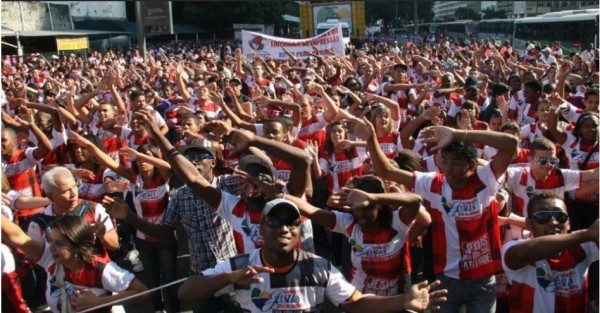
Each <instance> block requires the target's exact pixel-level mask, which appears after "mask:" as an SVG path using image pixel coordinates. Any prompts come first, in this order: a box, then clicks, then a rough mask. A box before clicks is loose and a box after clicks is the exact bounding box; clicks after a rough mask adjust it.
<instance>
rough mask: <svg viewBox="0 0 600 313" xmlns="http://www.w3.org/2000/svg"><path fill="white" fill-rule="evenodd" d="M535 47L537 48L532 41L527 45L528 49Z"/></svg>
mask: <svg viewBox="0 0 600 313" xmlns="http://www.w3.org/2000/svg"><path fill="white" fill-rule="evenodd" d="M533 48H535V46H534V45H533V44H532V43H530V44H529V45H527V50H531V49H533Z"/></svg>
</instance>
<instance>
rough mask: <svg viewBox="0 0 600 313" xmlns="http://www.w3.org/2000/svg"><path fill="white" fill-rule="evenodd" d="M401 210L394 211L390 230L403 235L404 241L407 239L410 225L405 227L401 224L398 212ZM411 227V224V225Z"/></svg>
mask: <svg viewBox="0 0 600 313" xmlns="http://www.w3.org/2000/svg"><path fill="white" fill-rule="evenodd" d="M401 210H402V208H400V209H398V210H395V211H394V213H393V214H392V228H393V229H394V230H396V231H397V232H398V233H400V234H403V235H404V236H405V240H406V239H407V238H406V236H407V235H408V230H409V228H410V225H406V224H404V222H402V220H401V219H400V211H401ZM411 225H412V223H411Z"/></svg>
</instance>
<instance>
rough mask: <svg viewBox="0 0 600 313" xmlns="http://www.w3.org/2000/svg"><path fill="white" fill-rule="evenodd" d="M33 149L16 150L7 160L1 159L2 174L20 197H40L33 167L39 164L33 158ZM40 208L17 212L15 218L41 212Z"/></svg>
mask: <svg viewBox="0 0 600 313" xmlns="http://www.w3.org/2000/svg"><path fill="white" fill-rule="evenodd" d="M34 150H35V148H27V149H26V150H17V152H16V153H15V154H14V155H13V156H12V157H10V158H9V159H3V160H2V163H4V172H5V174H6V178H8V182H9V183H10V186H11V187H12V189H13V190H14V191H16V192H17V193H18V194H19V195H20V196H26V197H41V196H42V190H41V189H40V185H39V183H38V180H37V177H36V175H35V166H36V165H37V164H38V163H39V162H40V160H36V159H35V157H34V156H33V151H34ZM41 209H42V208H36V209H27V210H18V211H16V213H17V216H31V215H34V214H36V213H38V212H40V211H41Z"/></svg>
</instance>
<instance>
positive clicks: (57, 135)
mask: <svg viewBox="0 0 600 313" xmlns="http://www.w3.org/2000/svg"><path fill="white" fill-rule="evenodd" d="M50 142H51V143H52V147H53V148H56V147H58V146H60V145H66V144H67V132H66V128H64V127H63V131H62V132H57V131H56V129H54V127H52V139H50Z"/></svg>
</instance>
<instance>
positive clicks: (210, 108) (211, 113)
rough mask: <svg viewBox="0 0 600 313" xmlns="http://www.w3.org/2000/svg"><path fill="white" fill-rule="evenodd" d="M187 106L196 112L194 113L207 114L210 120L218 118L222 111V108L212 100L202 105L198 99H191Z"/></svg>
mask: <svg viewBox="0 0 600 313" xmlns="http://www.w3.org/2000/svg"><path fill="white" fill-rule="evenodd" d="M187 106H188V108H190V109H192V110H194V112H195V111H198V110H202V111H204V112H206V116H208V118H209V119H214V118H216V117H217V115H218V114H219V111H221V108H220V107H219V106H218V105H216V104H214V103H213V102H212V101H210V100H207V101H205V102H204V103H203V104H202V105H200V101H198V98H197V97H191V98H190V101H188V103H187Z"/></svg>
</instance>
